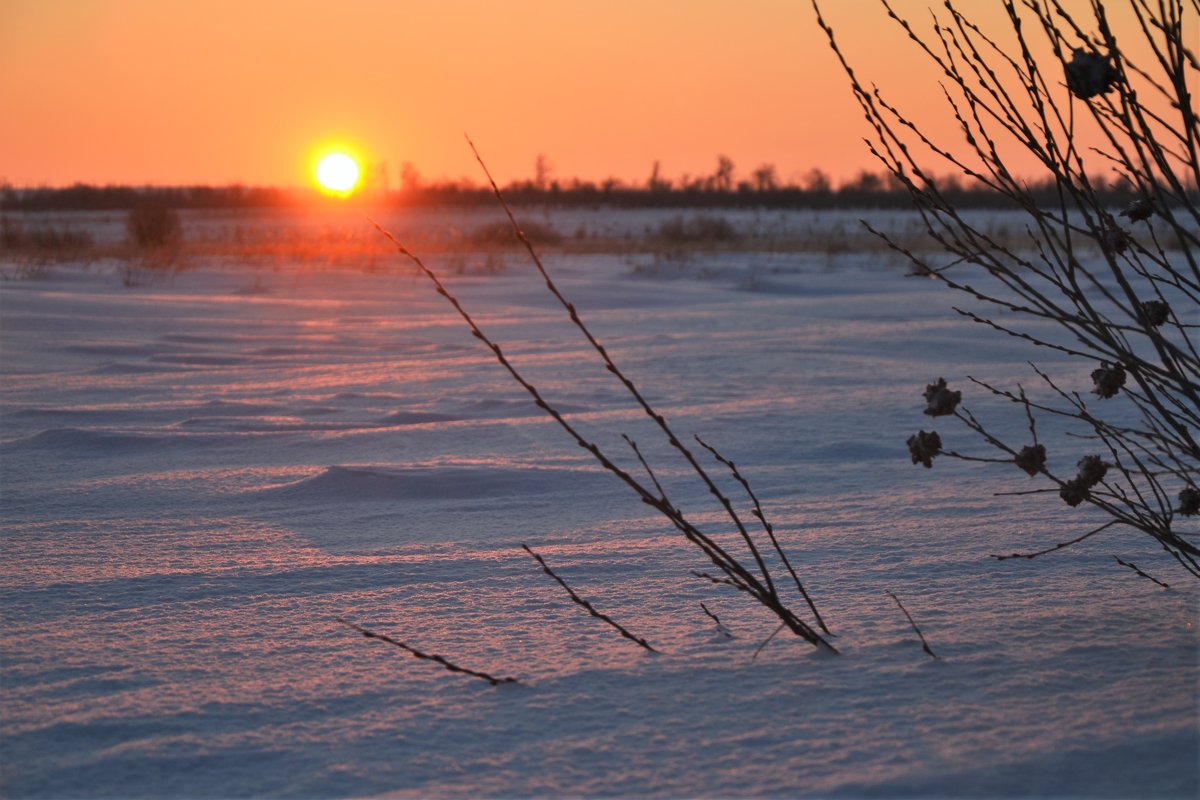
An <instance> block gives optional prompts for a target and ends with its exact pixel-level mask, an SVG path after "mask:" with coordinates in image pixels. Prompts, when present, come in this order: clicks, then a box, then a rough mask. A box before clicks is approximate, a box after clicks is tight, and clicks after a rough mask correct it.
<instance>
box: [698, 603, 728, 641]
mask: <svg viewBox="0 0 1200 800" xmlns="http://www.w3.org/2000/svg"><path fill="white" fill-rule="evenodd" d="M700 608H701V609H702V610H703V611H704V613H705V615H707V616H708V618H709V619H711V620H712V621H713V622H714V623H716V625H717V630H718V631H719V632H720V633H721V635H722V636H724V637H725V638H726V639H732V638H733V634H732V633H730V632H729V629H728V628H726V627H725V623H724V622H721V618H720V617H718V616H717V615H716V614H714V613H713V612H711V611H709V610H708V606H706V605H704V603H701V604H700Z"/></svg>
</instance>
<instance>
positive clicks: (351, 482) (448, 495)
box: [264, 465, 580, 502]
mask: <svg viewBox="0 0 1200 800" xmlns="http://www.w3.org/2000/svg"><path fill="white" fill-rule="evenodd" d="M579 475H580V472H579V471H578V470H570V469H532V468H530V469H525V468H514V467H503V468H488V467H447V468H413V469H405V468H390V467H348V466H336V465H335V466H331V467H328V468H327V469H325V470H324V471H322V472H321V473H320V474H318V475H315V476H313V477H311V478H305V479H303V480H300V481H296V482H295V483H289V484H286V485H284V486H279V487H275V488H272V489H266V490H264V491H265V492H267V493H272V494H283V495H287V496H289V497H292V498H296V499H305V500H320V501H326V502H328V501H334V502H358V501H363V500H400V499H405V500H447V499H474V498H480V497H509V496H512V495H542V494H549V493H553V492H560V491H564V490H566V489H568V488H569V487H571V486H573V485H574V484H575V483H576V482H577V481H578V479H579Z"/></svg>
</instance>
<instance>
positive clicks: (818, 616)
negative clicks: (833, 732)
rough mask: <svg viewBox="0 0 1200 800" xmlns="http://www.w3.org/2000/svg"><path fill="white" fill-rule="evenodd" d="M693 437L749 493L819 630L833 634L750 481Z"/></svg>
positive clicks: (735, 466)
mask: <svg viewBox="0 0 1200 800" xmlns="http://www.w3.org/2000/svg"><path fill="white" fill-rule="evenodd" d="M695 438H696V441H697V442H699V443H700V446H701V447H703V448H704V449H705V450H707V451H708V452H710V453H712V455H713V458H715V459H717V461H720V462H721V463H722V464H724V465H725V466H726V467H728V468H729V472H730V473H731V474H732V475H733V477H734V479H735V480H736V481H737V482H738V483H740V484H741V485H742V488H743V489H745V490H746V494H747V495H749V497H750V501H751V502H752V503H754V510H753V511H751V512H750V513H751V514H753V515H754V517H755V518H756V519H758V521H759V522H761V523H762V526H763V530H764V531H766V533H767V537H768V538H769V539H770V540H771V546H772V547H774V548H775V553H776V554H777V555H778V556H779V559H780V560H781V561H782V562H783V566H784V567H786V568H787V571H788V574H789V575H791V576H792V580H793V581H795V582H796V591H798V592H799V593H800V596H801V597H803V598H804V602H806V603H808V607H809V609H810V610H811V611H812V613H813V617H815V618H816V620H817V625H819V626H821V630H822V631H824V632H825V633H826V634H828V635H830V636H832V635H833V634H832V633H831V632H830V630H829V628H827V627H825V620H823V619H822V618H821V612H820V611H817V606H816V604H814V603H813V601H812V598H811V597H809V596H808V592H807V591H806V590H805V589H804V584H802V583H800V577H799V576H798V575H796V570H795V569H793V568H792V563H791V562H790V561H788V557H787V553H785V552H784V551H783V548H782V547H780V546H779V540H778V539H776V538H775V526H773V525H772V524H771V523H770V522H768V521H767V517H766V515H765V514H764V513H763V509H762V504H760V503H759V502H758V496H757V495H756V494H754V490H753V489H751V488H750V482H749V481H747V480H746V479H745V478H744V477H743V476H742V473H741V472H739V471H738V468H737V465H736V464H734V463H733V462H732V461H730V460H729V459H727V458H725V456H723V455H721V454H720V453H719V452H717V449H716V448H715V447H713V446H712V445H710V444H709V443H708V442H706V441H704V440H703V439H701V438H700V437H699V436H697V437H695Z"/></svg>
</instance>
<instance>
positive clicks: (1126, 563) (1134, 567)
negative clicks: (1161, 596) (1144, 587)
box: [1113, 556, 1171, 589]
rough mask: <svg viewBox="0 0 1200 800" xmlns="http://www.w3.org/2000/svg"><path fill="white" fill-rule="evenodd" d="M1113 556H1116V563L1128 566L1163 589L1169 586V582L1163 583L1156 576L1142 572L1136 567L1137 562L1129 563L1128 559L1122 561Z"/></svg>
mask: <svg viewBox="0 0 1200 800" xmlns="http://www.w3.org/2000/svg"><path fill="white" fill-rule="evenodd" d="M1113 558H1116V559H1117V563H1118V564H1120V565H1121V566H1123V567H1129V568H1130V569H1131V570H1133V571H1134V572H1136V573H1137V574H1138V575H1141V576H1142V577H1143V578H1146V579H1147V580H1151V581H1154V582H1155V583H1157V584H1158V585H1159V586H1161V587H1163V588H1164V589H1170V588H1171V586H1170V584H1166V583H1163V582H1162V581H1160V580H1159V579H1158V578H1156V577H1154V576H1153V575H1148V574H1147V573H1145V572H1142V570H1141V569H1140V568H1139V567H1138V565H1137V564H1131V563H1130V562H1128V561H1122V560H1121V559H1119V558H1117V557H1116V556H1113Z"/></svg>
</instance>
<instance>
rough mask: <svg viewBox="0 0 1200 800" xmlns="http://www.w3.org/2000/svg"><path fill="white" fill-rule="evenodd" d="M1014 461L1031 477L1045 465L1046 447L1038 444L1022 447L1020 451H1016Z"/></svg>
mask: <svg viewBox="0 0 1200 800" xmlns="http://www.w3.org/2000/svg"><path fill="white" fill-rule="evenodd" d="M1015 461H1016V464H1017V466H1018V467H1020V468H1021V469H1023V470H1025V472H1026V473H1028V474H1029V476H1030V477H1033V476H1034V475H1037V474H1038V473H1039V472H1041V471H1042V468H1043V467H1045V466H1046V448H1045V446H1044V445H1040V444H1035V445H1030V446H1028V447H1022V448H1021V452H1019V453H1017V457H1016V459H1015Z"/></svg>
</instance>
